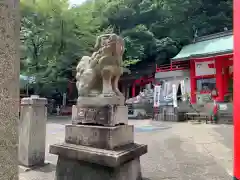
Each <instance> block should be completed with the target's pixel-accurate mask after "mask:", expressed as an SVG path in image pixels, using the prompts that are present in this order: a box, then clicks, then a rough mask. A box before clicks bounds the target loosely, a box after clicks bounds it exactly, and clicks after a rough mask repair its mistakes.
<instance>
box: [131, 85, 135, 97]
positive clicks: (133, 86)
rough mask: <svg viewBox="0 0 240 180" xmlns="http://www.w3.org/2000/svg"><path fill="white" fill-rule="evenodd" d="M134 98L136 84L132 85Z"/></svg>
mask: <svg viewBox="0 0 240 180" xmlns="http://www.w3.org/2000/svg"><path fill="white" fill-rule="evenodd" d="M135 96H136V84H135V83H133V85H132V97H135Z"/></svg>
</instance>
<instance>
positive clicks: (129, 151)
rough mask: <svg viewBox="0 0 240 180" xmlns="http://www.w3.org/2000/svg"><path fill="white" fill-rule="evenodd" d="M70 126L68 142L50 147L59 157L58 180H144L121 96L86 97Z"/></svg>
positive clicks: (76, 108)
mask: <svg viewBox="0 0 240 180" xmlns="http://www.w3.org/2000/svg"><path fill="white" fill-rule="evenodd" d="M72 112H73V123H72V124H70V125H66V130H65V142H64V143H61V144H55V145H51V146H50V153H52V154H56V155H58V163H57V168H56V175H55V180H86V179H88V180H141V179H142V174H141V166H140V156H141V155H143V154H145V153H146V152H147V146H146V145H141V144H136V143H134V127H133V126H132V125H128V124H127V120H128V119H127V118H128V117H127V112H128V111H127V107H126V106H124V105H123V100H122V99H119V98H118V97H82V98H79V99H78V104H77V105H76V106H74V107H73V111H72Z"/></svg>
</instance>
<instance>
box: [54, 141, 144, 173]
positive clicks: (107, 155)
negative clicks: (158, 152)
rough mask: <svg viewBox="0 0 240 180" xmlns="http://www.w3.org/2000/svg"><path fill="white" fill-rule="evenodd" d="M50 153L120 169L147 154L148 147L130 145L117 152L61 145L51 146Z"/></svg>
mask: <svg viewBox="0 0 240 180" xmlns="http://www.w3.org/2000/svg"><path fill="white" fill-rule="evenodd" d="M50 153H51V154H56V155H58V156H59V157H61V158H66V159H72V160H76V161H84V162H88V163H94V164H99V165H102V166H107V167H112V168H114V167H119V166H121V165H123V164H125V163H126V162H128V161H131V160H134V159H136V158H138V157H140V156H142V155H143V154H145V153H147V145H141V144H135V143H134V144H130V145H127V146H124V147H121V148H119V149H116V150H114V151H113V150H105V149H98V148H93V147H87V146H81V145H75V144H69V143H61V144H55V145H51V146H50Z"/></svg>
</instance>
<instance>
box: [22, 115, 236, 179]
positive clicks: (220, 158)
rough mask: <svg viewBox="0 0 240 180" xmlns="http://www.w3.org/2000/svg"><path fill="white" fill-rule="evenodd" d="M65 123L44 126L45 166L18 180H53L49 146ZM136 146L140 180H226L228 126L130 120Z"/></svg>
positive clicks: (60, 137) (61, 136)
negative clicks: (143, 148) (140, 152)
mask: <svg viewBox="0 0 240 180" xmlns="http://www.w3.org/2000/svg"><path fill="white" fill-rule="evenodd" d="M67 122H68V121H67V120H65V119H61V120H58V122H56V121H54V120H51V121H49V122H48V124H47V142H46V143H47V147H46V160H47V161H48V162H50V164H49V165H47V166H45V167H43V168H39V169H35V170H31V171H28V172H24V171H23V169H22V168H20V180H54V171H55V164H56V161H57V157H56V156H54V155H50V154H49V153H48V146H49V145H50V144H54V143H58V142H62V141H63V139H64V124H66V123H67ZM129 123H130V124H134V125H135V132H136V133H135V139H136V142H138V143H142V144H147V145H148V154H146V155H144V156H142V158H141V164H142V171H143V176H144V178H145V179H144V180H228V179H229V180H230V179H232V178H231V171H232V150H231V149H232V148H231V146H232V143H231V142H232V126H231V125H229V126H226V125H209V124H207V125H206V124H190V123H173V122H154V121H149V120H131V121H129Z"/></svg>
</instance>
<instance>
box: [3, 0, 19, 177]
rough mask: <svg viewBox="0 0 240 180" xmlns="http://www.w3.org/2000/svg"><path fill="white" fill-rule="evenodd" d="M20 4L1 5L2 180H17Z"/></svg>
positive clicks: (7, 0)
mask: <svg viewBox="0 0 240 180" xmlns="http://www.w3.org/2000/svg"><path fill="white" fill-rule="evenodd" d="M18 11H19V1H18V0H11V1H9V0H1V1H0V39H1V40H0V77H1V79H0V122H1V125H0V146H1V147H0V149H1V151H0V153H1V154H0V166H1V168H0V179H4V180H7V179H9V180H10V179H11V180H18V153H17V152H18V151H17V145H18V128H17V126H18V119H19V106H20V103H19V97H20V89H19V68H20V58H19V53H18V49H19V30H20V26H19V25H20V21H19V20H20V18H19V13H18Z"/></svg>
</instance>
